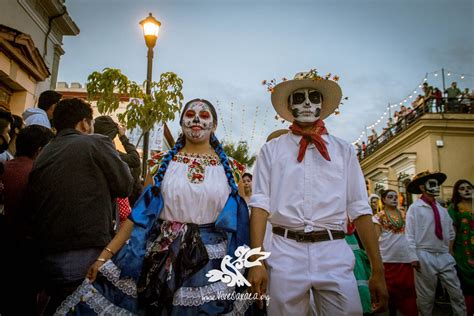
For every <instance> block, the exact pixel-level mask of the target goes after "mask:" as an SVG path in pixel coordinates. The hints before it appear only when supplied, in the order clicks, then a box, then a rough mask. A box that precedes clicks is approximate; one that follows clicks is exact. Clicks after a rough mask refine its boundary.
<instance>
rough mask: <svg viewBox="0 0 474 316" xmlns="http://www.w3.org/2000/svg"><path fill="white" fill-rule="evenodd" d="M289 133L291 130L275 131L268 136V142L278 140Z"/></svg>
mask: <svg viewBox="0 0 474 316" xmlns="http://www.w3.org/2000/svg"><path fill="white" fill-rule="evenodd" d="M289 131H290V130H289V129H278V130H276V131H273V132H272V133H271V134H270V135H268V137H267V142H269V141H271V140H272V139H275V138H278V137H280V136H281V135H285V134H288V132H289Z"/></svg>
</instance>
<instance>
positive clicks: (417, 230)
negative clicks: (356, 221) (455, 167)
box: [369, 172, 474, 315]
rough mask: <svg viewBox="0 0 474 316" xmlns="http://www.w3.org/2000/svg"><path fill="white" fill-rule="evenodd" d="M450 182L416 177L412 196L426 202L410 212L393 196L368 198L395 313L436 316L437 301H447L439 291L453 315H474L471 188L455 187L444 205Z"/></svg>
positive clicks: (428, 175) (428, 176)
mask: <svg viewBox="0 0 474 316" xmlns="http://www.w3.org/2000/svg"><path fill="white" fill-rule="evenodd" d="M445 180H446V175H445V174H443V173H429V172H422V173H420V174H418V175H417V176H415V178H414V180H413V181H412V182H411V183H410V184H409V186H408V190H409V192H410V193H412V194H421V196H420V199H418V200H417V201H415V202H414V203H413V204H412V205H410V206H409V208H408V211H405V210H404V209H403V208H402V207H400V204H399V196H398V194H397V192H396V191H394V190H390V189H389V190H382V191H381V195H380V196H379V195H377V194H372V195H370V196H369V202H370V205H371V207H372V210H373V212H374V216H373V221H374V223H375V224H376V227H377V228H376V229H377V234H378V236H379V244H380V252H381V255H382V260H383V263H384V268H385V279H386V283H387V288H388V291H389V297H390V304H389V308H390V309H391V310H392V311H393V312H394V313H395V310H398V311H400V312H401V313H402V314H403V315H418V312H420V314H421V315H432V313H433V307H434V303H435V298H439V297H441V296H442V295H441V294H440V293H439V292H437V289H438V290H439V289H441V290H442V291H441V293H443V292H444V291H445V292H447V294H448V295H449V300H450V303H451V307H452V310H453V314H454V315H465V310H464V309H463V306H464V305H465V306H466V309H467V315H472V314H473V313H474V260H473V258H474V257H473V256H474V252H473V251H474V242H473V240H474V220H473V217H472V214H473V212H474V210H473V200H472V184H471V182H470V181H468V180H466V179H460V180H458V181H456V183H455V184H454V187H453V193H452V197H451V199H450V201H448V202H445V201H443V200H440V199H439V197H438V195H439V186H440V185H441V184H442V183H443V182H444V181H445ZM422 183H424V186H420V184H422ZM446 206H447V208H446ZM438 283H439V284H441V287H440V288H438V287H437V285H438Z"/></svg>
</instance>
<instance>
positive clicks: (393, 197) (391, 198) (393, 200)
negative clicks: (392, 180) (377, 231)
mask: <svg viewBox="0 0 474 316" xmlns="http://www.w3.org/2000/svg"><path fill="white" fill-rule="evenodd" d="M383 202H384V204H385V205H390V206H393V207H397V206H398V196H397V193H396V192H392V191H390V192H388V193H387V195H386V196H385V198H384V200H383Z"/></svg>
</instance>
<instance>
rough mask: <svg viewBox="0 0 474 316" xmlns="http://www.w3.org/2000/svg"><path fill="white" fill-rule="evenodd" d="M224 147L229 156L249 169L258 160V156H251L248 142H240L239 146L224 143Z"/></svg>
mask: <svg viewBox="0 0 474 316" xmlns="http://www.w3.org/2000/svg"><path fill="white" fill-rule="evenodd" d="M223 147H224V151H225V152H226V154H227V155H228V156H230V157H232V158H234V159H235V160H237V161H238V162H240V163H241V164H243V165H245V166H246V167H247V168H248V169H249V168H251V167H252V166H253V164H254V163H255V160H256V159H257V156H256V155H250V154H249V145H248V144H247V142H246V141H240V142H238V144H237V145H236V144H234V143H224V144H223Z"/></svg>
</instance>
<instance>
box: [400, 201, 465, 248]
mask: <svg viewBox="0 0 474 316" xmlns="http://www.w3.org/2000/svg"><path fill="white" fill-rule="evenodd" d="M436 205H437V206H438V211H439V216H440V221H441V227H442V229H443V240H440V239H438V237H436V234H435V221H434V213H433V209H432V208H431V206H429V205H428V204H426V203H425V202H424V201H423V200H421V199H418V200H416V201H415V202H414V203H413V204H412V205H410V207H409V208H408V212H407V220H406V230H405V234H406V238H407V240H408V244H409V246H410V248H412V249H422V250H425V251H429V252H443V253H446V252H449V241H450V240H454V238H455V237H456V236H455V232H454V228H453V221H452V219H451V217H450V216H449V214H448V211H447V210H446V209H445V208H444V207H442V206H441V205H440V204H439V203H438V202H436Z"/></svg>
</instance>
